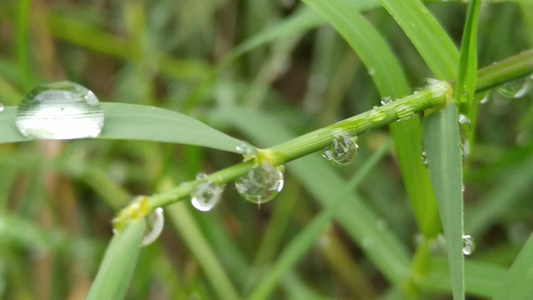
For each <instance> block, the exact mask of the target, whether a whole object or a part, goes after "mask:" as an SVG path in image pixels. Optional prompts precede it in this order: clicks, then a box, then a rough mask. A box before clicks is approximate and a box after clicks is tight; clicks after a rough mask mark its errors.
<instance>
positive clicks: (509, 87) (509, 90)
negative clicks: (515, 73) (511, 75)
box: [498, 77, 532, 98]
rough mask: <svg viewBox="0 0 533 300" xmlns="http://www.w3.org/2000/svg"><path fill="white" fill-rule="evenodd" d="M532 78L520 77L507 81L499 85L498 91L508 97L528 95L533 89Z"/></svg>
mask: <svg viewBox="0 0 533 300" xmlns="http://www.w3.org/2000/svg"><path fill="white" fill-rule="evenodd" d="M531 85H532V83H531V79H530V78H529V77H524V78H519V79H516V80H513V81H510V82H506V83H504V84H503V85H501V86H500V87H498V92H499V93H500V94H501V95H502V96H504V97H506V98H520V97H524V96H525V95H527V93H528V92H529V90H530V89H531Z"/></svg>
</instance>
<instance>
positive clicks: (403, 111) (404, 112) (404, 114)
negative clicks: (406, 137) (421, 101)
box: [396, 104, 415, 121]
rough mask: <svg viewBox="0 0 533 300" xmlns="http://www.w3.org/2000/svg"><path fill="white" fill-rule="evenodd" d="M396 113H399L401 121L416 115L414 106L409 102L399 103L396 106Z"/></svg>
mask: <svg viewBox="0 0 533 300" xmlns="http://www.w3.org/2000/svg"><path fill="white" fill-rule="evenodd" d="M396 114H397V115H398V118H399V121H404V120H408V119H411V118H413V117H414V116H415V113H414V111H413V108H412V107H410V106H409V105H407V104H400V105H398V106H397V107H396Z"/></svg>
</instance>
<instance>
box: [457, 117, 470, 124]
mask: <svg viewBox="0 0 533 300" xmlns="http://www.w3.org/2000/svg"><path fill="white" fill-rule="evenodd" d="M458 120H459V124H461V125H470V124H472V122H471V121H470V119H469V118H468V117H467V116H465V115H463V114H460V115H459V117H458Z"/></svg>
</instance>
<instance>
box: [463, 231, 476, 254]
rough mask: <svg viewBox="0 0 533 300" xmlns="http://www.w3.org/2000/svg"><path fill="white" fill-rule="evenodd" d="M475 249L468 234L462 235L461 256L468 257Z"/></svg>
mask: <svg viewBox="0 0 533 300" xmlns="http://www.w3.org/2000/svg"><path fill="white" fill-rule="evenodd" d="M475 249H476V244H475V243H474V239H473V238H472V237H471V236H470V235H468V234H465V235H463V254H464V255H470V254H472V252H474V250H475Z"/></svg>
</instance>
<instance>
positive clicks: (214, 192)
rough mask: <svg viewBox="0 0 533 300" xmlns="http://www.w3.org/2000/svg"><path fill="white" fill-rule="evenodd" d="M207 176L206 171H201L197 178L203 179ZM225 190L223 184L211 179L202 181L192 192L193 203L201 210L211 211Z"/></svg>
mask: <svg viewBox="0 0 533 300" xmlns="http://www.w3.org/2000/svg"><path fill="white" fill-rule="evenodd" d="M206 177H207V175H206V174H205V173H200V174H198V175H197V176H196V179H197V180H201V179H204V178H206ZM223 192H224V185H223V184H216V183H214V182H212V181H209V180H208V181H203V182H200V183H199V184H198V185H197V186H196V187H195V188H194V190H193V192H192V193H191V204H192V206H194V208H196V209H197V210H199V211H210V210H212V209H213V208H214V207H215V206H216V205H217V204H218V202H220V198H221V196H222V193H223Z"/></svg>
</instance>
